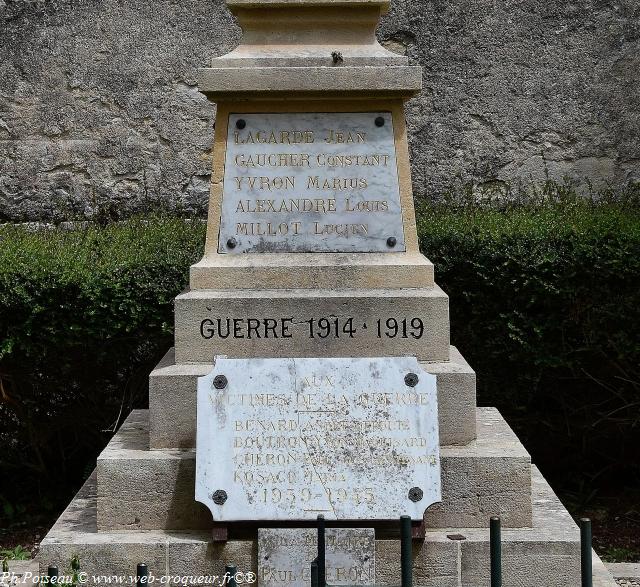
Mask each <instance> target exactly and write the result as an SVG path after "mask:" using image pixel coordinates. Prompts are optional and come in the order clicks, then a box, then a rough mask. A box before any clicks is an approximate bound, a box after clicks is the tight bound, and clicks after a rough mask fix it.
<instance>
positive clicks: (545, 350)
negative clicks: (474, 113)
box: [419, 200, 640, 500]
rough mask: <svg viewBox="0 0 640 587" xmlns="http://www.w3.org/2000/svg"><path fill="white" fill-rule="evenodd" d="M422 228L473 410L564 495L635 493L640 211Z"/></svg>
mask: <svg viewBox="0 0 640 587" xmlns="http://www.w3.org/2000/svg"><path fill="white" fill-rule="evenodd" d="M419 218H420V220H419V233H420V237H421V246H422V248H423V252H424V253H425V254H426V255H427V257H429V258H430V259H431V260H432V261H433V262H434V264H435V266H436V280H437V281H438V283H439V284H440V285H441V286H442V287H443V289H444V290H445V291H446V292H447V293H448V294H449V295H450V297H451V327H452V342H453V344H455V345H456V346H458V347H459V348H460V350H461V351H462V352H463V354H464V355H465V356H466V358H467V359H468V360H469V362H470V363H471V365H472V366H473V367H474V368H475V369H476V370H477V374H478V400H479V404H480V405H495V406H497V407H498V408H499V409H500V410H501V411H502V413H503V414H504V415H505V416H506V418H507V420H508V421H509V423H510V424H511V425H512V426H513V427H514V428H515V429H516V431H517V433H518V435H519V436H520V437H521V439H522V440H523V441H524V443H525V446H526V447H527V448H528V449H529V451H530V452H531V453H532V455H533V458H534V461H536V462H538V463H539V464H540V465H541V468H542V470H543V473H545V474H547V475H549V476H550V477H551V478H552V480H553V481H554V484H555V485H556V486H558V485H561V486H562V487H563V489H564V491H565V492H568V493H569V492H570V493H575V496H576V497H577V498H579V499H582V500H584V499H586V498H588V497H589V496H590V495H591V492H592V491H593V490H596V489H598V488H600V489H604V488H605V487H606V485H607V483H609V482H611V484H612V485H615V484H621V483H622V484H624V483H627V482H628V483H634V482H635V483H637V482H638V480H639V479H640V209H639V208H638V207H636V206H635V205H632V204H630V203H628V204H624V203H620V202H618V203H599V204H597V203H593V202H590V201H584V200H583V201H579V202H573V203H572V202H568V201H566V200H563V201H562V202H561V203H552V202H548V201H547V202H545V203H544V204H540V205H538V206H534V205H528V206H526V207H517V206H515V207H510V208H507V209H498V208H496V207H493V208H487V207H482V208H474V207H469V206H467V207H465V208H464V209H458V210H454V209H451V208H441V209H434V208H431V209H428V210H422V211H421V213H420V214H419ZM568 493H565V495H568Z"/></svg>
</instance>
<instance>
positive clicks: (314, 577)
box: [311, 558, 319, 587]
mask: <svg viewBox="0 0 640 587" xmlns="http://www.w3.org/2000/svg"><path fill="white" fill-rule="evenodd" d="M311 587H319V582H318V559H317V558H316V559H314V560H313V562H312V563H311Z"/></svg>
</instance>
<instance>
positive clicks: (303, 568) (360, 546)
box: [258, 528, 376, 587]
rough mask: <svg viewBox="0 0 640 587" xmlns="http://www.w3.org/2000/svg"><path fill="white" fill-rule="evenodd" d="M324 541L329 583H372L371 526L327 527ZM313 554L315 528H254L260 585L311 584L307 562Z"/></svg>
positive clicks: (302, 586) (300, 586)
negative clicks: (256, 532)
mask: <svg viewBox="0 0 640 587" xmlns="http://www.w3.org/2000/svg"><path fill="white" fill-rule="evenodd" d="M325 540H326V557H327V558H326V573H327V583H328V584H329V585H351V586H355V585H373V584H374V583H375V578H376V565H375V558H376V540H375V532H374V530H373V528H328V529H327V530H326V535H325ZM317 556H318V531H317V530H314V529H310V528H260V529H258V582H259V584H260V587H281V586H283V585H286V586H287V587H308V586H309V584H310V583H311V562H312V561H313V560H314V559H315V558H316V557H317Z"/></svg>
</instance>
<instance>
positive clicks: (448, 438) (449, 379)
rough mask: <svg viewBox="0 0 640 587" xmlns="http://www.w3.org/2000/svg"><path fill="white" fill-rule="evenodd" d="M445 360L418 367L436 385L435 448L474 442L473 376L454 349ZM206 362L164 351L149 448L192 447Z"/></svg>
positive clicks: (155, 381) (152, 393)
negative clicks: (185, 360)
mask: <svg viewBox="0 0 640 587" xmlns="http://www.w3.org/2000/svg"><path fill="white" fill-rule="evenodd" d="M449 355H450V360H449V361H446V362H437V363H426V362H424V363H422V366H423V367H424V368H425V370H426V371H428V372H429V373H432V374H433V375H435V376H436V377H437V380H438V416H439V421H440V444H442V445H450V444H451V445H464V444H467V443H469V442H471V441H472V440H474V439H475V437H476V374H475V373H474V371H473V369H472V368H471V367H470V366H469V364H468V363H467V362H466V361H465V360H464V358H463V356H462V355H461V354H460V352H459V351H458V349H456V348H455V347H453V346H452V347H450V350H449ZM211 368H212V367H211V362H209V363H187V364H184V363H183V364H176V362H175V352H174V349H169V351H168V352H167V354H166V355H165V356H164V358H163V359H162V360H161V361H160V363H158V365H157V367H156V368H155V369H154V370H153V371H152V372H151V375H150V378H149V447H150V448H152V449H158V448H193V447H194V446H195V445H196V391H197V386H198V377H202V376H203V375H206V374H208V373H209V372H210V371H211Z"/></svg>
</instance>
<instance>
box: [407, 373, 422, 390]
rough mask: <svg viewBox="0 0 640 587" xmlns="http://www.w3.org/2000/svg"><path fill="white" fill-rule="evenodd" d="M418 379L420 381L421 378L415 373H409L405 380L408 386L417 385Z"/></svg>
mask: <svg viewBox="0 0 640 587" xmlns="http://www.w3.org/2000/svg"><path fill="white" fill-rule="evenodd" d="M418 381H420V379H419V378H418V376H417V375H416V374H415V373H407V374H406V375H405V376H404V382H405V384H406V385H407V386H408V387H415V386H416V385H418Z"/></svg>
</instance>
